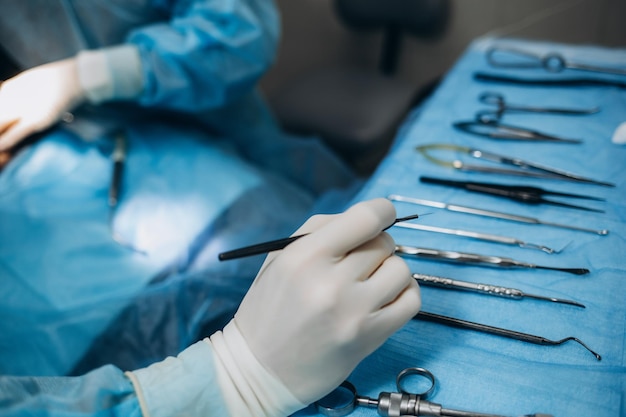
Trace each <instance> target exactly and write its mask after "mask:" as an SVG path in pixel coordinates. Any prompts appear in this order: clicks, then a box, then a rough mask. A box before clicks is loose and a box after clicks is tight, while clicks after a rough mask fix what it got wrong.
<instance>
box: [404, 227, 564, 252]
mask: <svg viewBox="0 0 626 417" xmlns="http://www.w3.org/2000/svg"><path fill="white" fill-rule="evenodd" d="M395 226H396V227H403V228H406V229H413V230H421V231H424V232H433V233H443V234H448V235H454V236H463V237H468V238H470V239H478V240H484V241H487V242H493V243H502V244H504V245H515V246H519V247H521V248H528V249H538V250H542V251H544V252H545V253H550V254H552V253H559V251H557V250H555V249H552V248H549V247H547V246H544V245H539V244H536V243H528V242H524V241H523V240H520V239H517V238H514V237H510V236H501V235H494V234H490V233H480V232H473V231H471V230H461V229H450V228H446V227H438V226H428V225H425V224H415V223H407V222H402V223H396V224H395Z"/></svg>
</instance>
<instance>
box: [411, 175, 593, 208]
mask: <svg viewBox="0 0 626 417" xmlns="http://www.w3.org/2000/svg"><path fill="white" fill-rule="evenodd" d="M420 181H421V182H423V183H426V184H436V185H446V186H450V187H456V188H462V189H464V190H467V191H473V192H478V193H483V194H489V195H492V196H496V197H504V198H508V199H510V200H514V201H519V202H521V203H526V204H551V205H553V206H558V207H567V208H573V209H578V210H585V211H593V212H596V213H604V211H603V210H599V209H595V208H590V207H583V206H578V205H574V204H569V203H564V202H561V201H556V200H549V199H546V198H544V197H543V196H544V195H554V196H561V197H570V198H580V199H584V200H595V201H604V199H603V198H599V197H593V196H589V195H582V194H571V193H562V192H558V191H551V190H545V189H543V188H539V187H530V186H523V185H502V184H493V183H486V182H472V181H452V180H446V179H441V178H432V177H420Z"/></svg>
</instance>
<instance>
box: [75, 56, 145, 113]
mask: <svg viewBox="0 0 626 417" xmlns="http://www.w3.org/2000/svg"><path fill="white" fill-rule="evenodd" d="M76 63H77V66H78V80H79V82H80V85H81V87H82V88H83V90H84V92H85V96H86V97H87V100H89V102H90V103H92V104H99V103H102V102H103V101H108V100H128V99H133V98H136V97H137V96H138V95H139V94H140V93H141V91H142V90H143V84H144V81H143V73H142V70H141V58H140V56H139V49H138V48H137V47H136V46H134V45H122V46H115V47H109V48H103V49H98V50H94V51H82V52H80V53H79V54H78V55H77V56H76Z"/></svg>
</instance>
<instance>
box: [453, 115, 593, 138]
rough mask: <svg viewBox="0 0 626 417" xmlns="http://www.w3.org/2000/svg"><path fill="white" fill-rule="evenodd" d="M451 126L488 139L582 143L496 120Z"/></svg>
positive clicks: (468, 122) (456, 123)
mask: <svg viewBox="0 0 626 417" xmlns="http://www.w3.org/2000/svg"><path fill="white" fill-rule="evenodd" d="M452 126H454V128H455V129H458V130H461V131H463V132H465V133H469V134H471V135H477V136H483V137H486V138H489V139H504V140H515V141H531V142H553V143H582V140H580V139H570V138H562V137H559V136H555V135H551V134H549V133H544V132H540V131H538V130H533V129H530V128H527V127H521V126H513V125H506V124H503V123H500V122H498V121H496V120H485V121H478V120H470V121H465V122H455V123H453V124H452Z"/></svg>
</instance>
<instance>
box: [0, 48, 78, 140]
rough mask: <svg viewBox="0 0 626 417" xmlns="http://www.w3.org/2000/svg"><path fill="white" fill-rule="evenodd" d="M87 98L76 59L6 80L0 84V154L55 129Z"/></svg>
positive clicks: (44, 66)
mask: <svg viewBox="0 0 626 417" xmlns="http://www.w3.org/2000/svg"><path fill="white" fill-rule="evenodd" d="M84 99H85V94H84V91H83V89H82V88H81V86H80V83H79V82H78V72H77V66H76V60H75V59H74V58H70V59H65V60H62V61H57V62H52V63H50V64H45V65H41V66H38V67H35V68H32V69H29V70H27V71H24V72H22V73H21V74H19V75H17V76H15V77H13V78H10V79H9V80H7V81H5V82H4V83H2V85H0V151H4V150H7V149H9V148H11V147H13V146H14V145H16V144H17V143H19V142H20V141H21V140H22V139H24V138H26V137H27V136H29V135H31V134H33V133H36V132H40V131H42V130H44V129H46V128H48V127H50V126H52V125H53V124H55V123H56V122H58V121H59V120H61V117H62V116H63V115H64V114H66V113H67V112H69V111H70V110H71V109H73V108H74V107H76V106H77V105H78V104H80V103H81V102H82V101H83V100H84Z"/></svg>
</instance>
